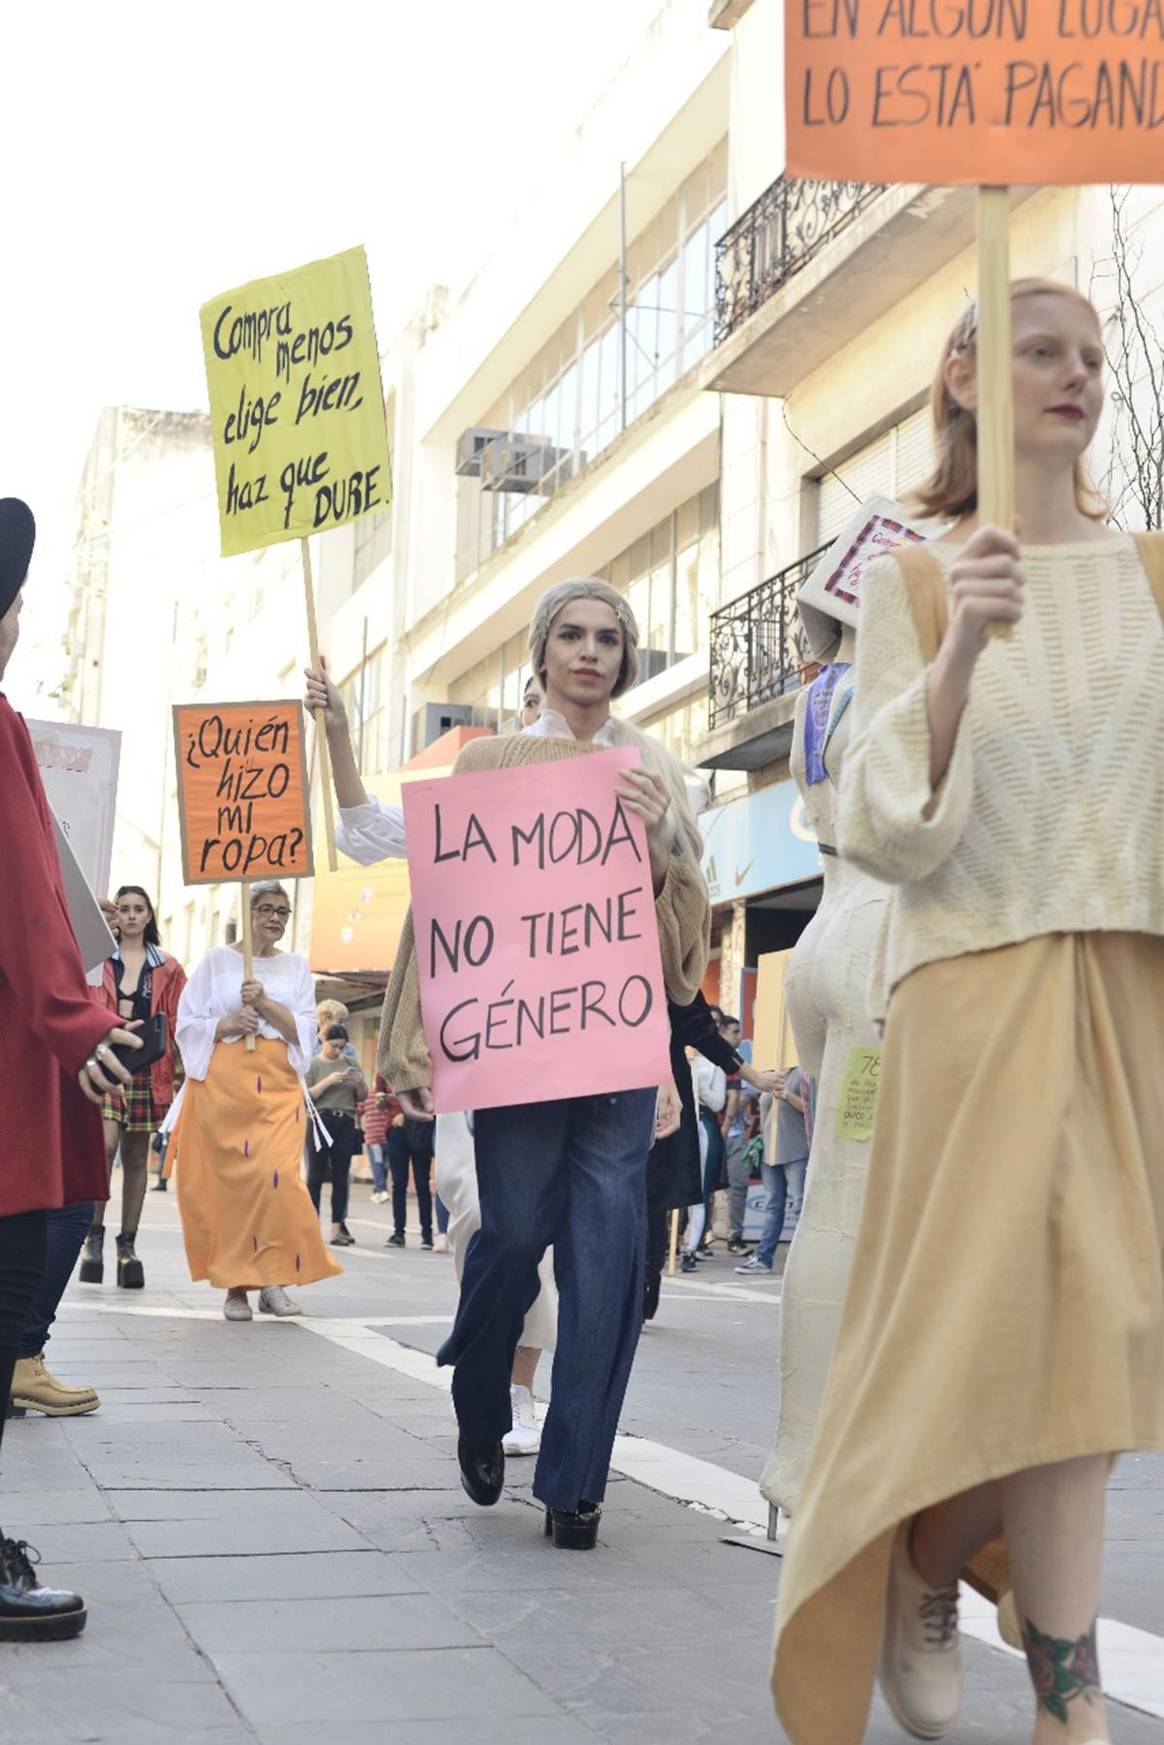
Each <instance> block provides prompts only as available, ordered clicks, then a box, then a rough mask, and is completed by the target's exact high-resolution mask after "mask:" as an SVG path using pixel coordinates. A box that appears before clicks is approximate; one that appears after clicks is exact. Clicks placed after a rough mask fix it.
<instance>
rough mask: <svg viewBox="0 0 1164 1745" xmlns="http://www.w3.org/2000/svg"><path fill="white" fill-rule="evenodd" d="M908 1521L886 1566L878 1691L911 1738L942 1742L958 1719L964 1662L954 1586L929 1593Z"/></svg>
mask: <svg viewBox="0 0 1164 1745" xmlns="http://www.w3.org/2000/svg"><path fill="white" fill-rule="evenodd" d="M911 1524H912V1523H911V1522H909V1521H907V1522H905V1523H904V1524H903V1525H902V1526H901V1527H899V1528H898V1530H897V1534H896V1536H895V1537H894V1541H893V1552H892V1556H891V1560H890V1565H889V1587H888V1594H887V1598H886V1606H885V1634H884V1636H883V1637H882V1641H881V1690H882V1694H883V1695H884V1697H885V1700H886V1702H887V1703H888V1704H889V1707H890V1708H891V1709H892V1710H893V1713H894V1715H895V1717H896V1719H897V1720H898V1721H899V1722H900V1724H901V1725H902V1726H903V1727H904V1728H905V1730H906V1732H907V1733H912V1734H913V1736H914V1738H915V1739H941V1738H944V1736H945V1735H946V1734H947V1733H948V1732H949V1731H950V1729H951V1727H952V1726H953V1725H954V1723H955V1721H956V1720H957V1719H958V1710H959V1708H960V1707H961V1702H962V1661H961V1655H960V1653H959V1649H958V1586H957V1583H954V1585H953V1586H951V1587H945V1588H936V1589H935V1588H931V1587H928V1586H927V1585H926V1583H925V1582H924V1581H923V1580H922V1578H921V1576H920V1575H919V1574H918V1572H917V1570H916V1569H915V1568H914V1566H913V1559H912V1558H911V1556H910V1554H909V1532H910V1526H911Z"/></svg>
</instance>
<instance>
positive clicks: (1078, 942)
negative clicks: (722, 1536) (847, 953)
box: [772, 933, 1164, 1745]
mask: <svg viewBox="0 0 1164 1745" xmlns="http://www.w3.org/2000/svg"><path fill="white" fill-rule="evenodd" d="M1134 1449H1140V1450H1157V1451H1159V1450H1164V939H1158V938H1154V937H1150V936H1148V935H1144V934H1124V933H1095V934H1052V935H1048V936H1044V937H1042V938H1037V939H1031V940H1027V941H1025V942H1024V943H1023V944H1021V945H1014V946H1008V947H1005V948H1004V949H1001V950H997V951H989V952H981V953H978V954H975V955H973V956H968V957H960V958H952V959H949V960H947V961H946V962H942V963H935V964H931V965H928V966H927V967H925V968H924V969H920V970H917V971H915V972H914V974H913V975H911V976H909V977H907V979H906V980H905V981H904V982H903V983H902V984H901V986H900V987H899V988H898V989H897V990H896V991H895V993H894V995H893V999H892V1002H891V1005H890V1010H889V1017H888V1022H887V1025H886V1032H885V1049H884V1055H883V1061H882V1077H881V1088H880V1092H879V1096H878V1109H877V1124H876V1130H875V1132H874V1136H873V1142H872V1146H871V1150H870V1159H869V1182H868V1191H867V1195H866V1199H865V1207H864V1214H863V1217H862V1222H861V1228H860V1232H859V1235H858V1238H857V1243H856V1247H855V1250H854V1255H853V1266H852V1272H851V1275H850V1282H849V1287H848V1291H847V1294H846V1298H845V1305H844V1310H843V1313H842V1317H841V1324H840V1329H839V1333H838V1339H837V1347H836V1352H835V1355H834V1358H833V1363H832V1367H831V1369H830V1372H829V1378H828V1383H827V1386H826V1389H825V1396H824V1400H823V1403H822V1407H821V1415H820V1420H819V1423H818V1427H817V1434H816V1439H815V1442H814V1445H813V1451H812V1454H811V1457H810V1460H809V1466H808V1472H807V1474H806V1478H805V1482H804V1487H803V1490H802V1492H801V1496H800V1501H799V1505H798V1508H797V1512H796V1515H795V1518H794V1520H793V1523H792V1530H791V1533H790V1536H789V1543H788V1550H787V1554H786V1556H785V1559H784V1565H783V1575H782V1579H781V1586H780V1603H779V1607H778V1613H777V1622H776V1644H775V1654H774V1663H773V1671H772V1690H773V1696H774V1698H775V1703H776V1712H777V1714H778V1716H779V1718H780V1721H781V1724H782V1725H783V1727H784V1729H785V1731H786V1733H787V1734H788V1737H789V1739H790V1740H791V1741H792V1745H858V1741H859V1740H860V1739H861V1737H862V1734H863V1732H864V1729H865V1724H866V1720H867V1717H868V1712H869V1705H870V1701H871V1697H872V1691H873V1683H874V1677H875V1673H876V1667H877V1660H878V1654H879V1649H880V1640H881V1630H882V1622H883V1617H884V1607H885V1590H886V1581H887V1576H888V1567H889V1553H890V1548H891V1544H892V1539H893V1535H894V1532H895V1530H896V1528H897V1527H898V1525H899V1524H900V1523H901V1522H902V1521H904V1520H907V1519H909V1518H911V1517H912V1516H913V1515H915V1514H916V1513H917V1512H918V1511H919V1510H921V1509H924V1508H928V1507H930V1506H931V1505H932V1504H934V1503H937V1502H940V1501H942V1500H943V1499H944V1498H947V1497H952V1496H955V1495H957V1494H959V1493H960V1492H962V1491H965V1490H969V1489H971V1488H972V1487H973V1486H975V1485H979V1484H984V1483H988V1482H991V1481H994V1480H997V1479H1000V1478H1003V1477H1005V1476H1006V1475H1007V1474H1008V1473H1012V1472H1020V1471H1023V1470H1025V1469H1027V1468H1029V1467H1033V1466H1044V1465H1050V1464H1052V1463H1054V1462H1057V1461H1062V1460H1069V1459H1072V1458H1075V1457H1077V1456H1082V1455H1089V1454H1103V1453H1108V1454H1113V1455H1114V1454H1118V1453H1122V1452H1128V1451H1131V1450H1134ZM1000 1550H1004V1548H1000V1547H996V1548H995V1554H994V1559H993V1562H994V1567H995V1569H996V1570H997V1569H998V1568H999V1567H1000V1564H1001V1559H1000V1555H999V1553H1000Z"/></svg>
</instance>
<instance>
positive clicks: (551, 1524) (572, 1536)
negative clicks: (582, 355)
mask: <svg viewBox="0 0 1164 1745" xmlns="http://www.w3.org/2000/svg"><path fill="white" fill-rule="evenodd" d="M601 1519H602V1504H601V1503H588V1502H587V1501H586V1499H585V1497H583V1499H582V1504H581V1507H580V1508H578V1509H547V1510H546V1538H547V1539H552V1540H553V1541H554V1544H555V1545H556V1546H557V1547H558V1550H559V1551H593V1550H594V1547H595V1545H597V1543H598V1523H599V1521H601Z"/></svg>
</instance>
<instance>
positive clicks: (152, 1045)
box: [112, 1012, 169, 1073]
mask: <svg viewBox="0 0 1164 1745" xmlns="http://www.w3.org/2000/svg"><path fill="white" fill-rule="evenodd" d="M168 1031H169V1026H168V1024H167V1021H166V1014H165V1013H164V1012H155V1013H154V1015H153V1017H152V1018H147V1019H146V1021H145V1023H144V1024H143V1025H142V1026H141V1028H140V1030H135V1031H134V1035H135V1036H140V1037H141V1047H140V1048H127V1047H126V1045H125V1043H124V1042H122V1043H120V1044H115V1045H114V1047H113V1049H112V1053H113V1055H114V1057H115V1058H116V1059H117V1060H119V1061H120V1062H121V1064H122V1066H123V1067H125V1069H126V1071H127V1072H131V1073H139V1072H145V1070H146V1068H147V1067H150V1066H152V1065H153V1064H154V1062H155V1060H161V1058H162V1056H163V1054H165V1052H166V1041H167V1037H168Z"/></svg>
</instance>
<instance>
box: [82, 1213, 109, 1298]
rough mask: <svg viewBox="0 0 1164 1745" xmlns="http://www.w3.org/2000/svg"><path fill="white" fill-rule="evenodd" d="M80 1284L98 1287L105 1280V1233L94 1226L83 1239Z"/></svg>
mask: <svg viewBox="0 0 1164 1745" xmlns="http://www.w3.org/2000/svg"><path fill="white" fill-rule="evenodd" d="M80 1278H81V1283H82V1284H83V1285H99V1284H102V1283H103V1282H104V1279H105V1231H104V1229H102V1228H101V1227H100V1226H97V1225H95V1226H94V1228H93V1229H92V1230H90V1232H89V1234H88V1236H86V1238H85V1247H84V1249H83V1250H82V1253H81V1273H80Z"/></svg>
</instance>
